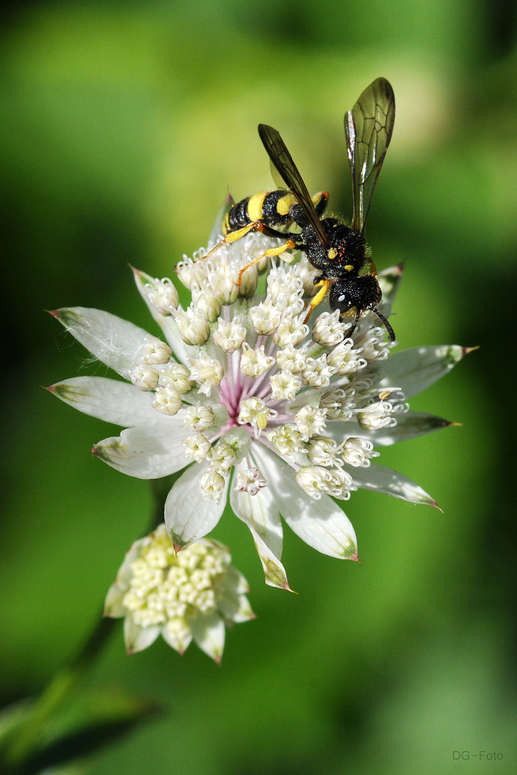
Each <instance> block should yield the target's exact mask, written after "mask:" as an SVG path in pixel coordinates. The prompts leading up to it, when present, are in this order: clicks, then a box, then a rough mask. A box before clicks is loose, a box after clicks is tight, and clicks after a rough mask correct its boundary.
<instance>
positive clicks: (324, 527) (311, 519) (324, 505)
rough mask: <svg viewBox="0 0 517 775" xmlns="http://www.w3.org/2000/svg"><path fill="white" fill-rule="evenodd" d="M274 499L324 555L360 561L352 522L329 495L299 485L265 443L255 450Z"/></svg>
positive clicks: (294, 526) (304, 537)
mask: <svg viewBox="0 0 517 775" xmlns="http://www.w3.org/2000/svg"><path fill="white" fill-rule="evenodd" d="M253 454H254V457H255V458H256V459H257V462H258V464H259V467H260V469H261V471H262V473H263V474H264V476H265V477H266V479H267V483H268V487H270V488H271V491H272V493H273V498H274V499H275V503H276V505H277V508H278V509H279V511H280V513H281V515H282V516H283V518H284V519H285V521H286V522H287V524H288V525H289V527H290V528H291V529H292V530H293V531H294V532H295V533H296V534H297V535H298V536H300V538H301V539H302V540H303V541H305V542H306V543H308V544H309V545H310V546H313V547H314V548H315V549H317V550H318V551H319V552H322V554H328V555H330V556H331V557H339V558H340V559H351V560H357V545H356V542H357V539H356V536H355V531H354V528H353V527H352V523H351V522H350V520H349V519H348V517H347V516H346V514H345V513H344V512H343V511H342V510H341V509H340V508H339V506H337V505H336V504H335V503H334V501H333V500H332V499H331V498H330V497H329V496H328V495H322V496H321V498H320V500H314V499H313V498H311V497H310V496H309V495H307V493H306V492H304V491H303V490H302V488H301V487H300V486H299V485H298V483H297V482H296V480H295V478H294V471H293V469H292V468H290V467H288V466H287V465H286V464H285V463H284V462H283V461H282V460H280V459H279V458H278V457H277V456H276V455H274V454H273V453H271V452H270V451H269V450H267V449H266V448H265V447H264V446H263V445H257V447H256V448H255V449H254V451H253Z"/></svg>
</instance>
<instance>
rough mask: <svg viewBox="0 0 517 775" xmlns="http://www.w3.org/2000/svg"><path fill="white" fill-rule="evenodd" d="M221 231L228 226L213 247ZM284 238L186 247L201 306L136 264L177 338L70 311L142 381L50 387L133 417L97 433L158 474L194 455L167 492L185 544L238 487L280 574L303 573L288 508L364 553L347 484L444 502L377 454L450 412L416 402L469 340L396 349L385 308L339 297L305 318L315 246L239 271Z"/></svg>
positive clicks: (119, 462) (112, 460) (82, 331)
mask: <svg viewBox="0 0 517 775" xmlns="http://www.w3.org/2000/svg"><path fill="white" fill-rule="evenodd" d="M216 241H217V238H216V234H214V235H213V239H212V240H211V243H210V244H209V248H210V247H211V246H212V245H214V244H215V243H216ZM273 244H275V243H274V241H273V240H272V239H270V238H266V237H264V236H263V235H260V234H251V235H248V236H246V237H245V238H243V239H241V240H240V241H236V242H234V243H233V244H231V245H223V246H222V247H220V248H219V249H218V250H217V251H216V252H215V253H214V254H213V255H211V256H210V257H209V258H207V259H204V260H202V259H203V256H204V255H205V254H206V251H200V253H199V255H197V256H196V257H195V260H190V259H187V258H185V260H184V261H182V262H181V263H180V264H179V265H178V266H177V277H178V278H179V280H180V281H181V282H182V283H183V285H184V286H186V287H187V288H188V289H189V290H190V292H191V295H192V302H191V303H190V305H189V306H188V307H187V308H186V309H183V308H182V307H181V306H180V304H179V301H178V295H177V293H175V291H174V284H173V283H172V282H171V280H170V279H168V278H165V279H163V280H158V279H153V278H152V277H150V276H149V275H146V274H144V273H143V272H140V271H135V272H134V276H135V281H136V284H137V287H138V290H139V291H140V293H141V295H142V297H143V298H144V300H145V302H146V303H147V306H148V308H149V310H150V311H151V314H152V316H153V317H154V319H155V321H157V323H158V324H159V325H160V327H161V329H162V332H163V335H164V337H165V339H166V340H167V343H165V342H164V341H162V340H161V339H158V338H157V337H154V336H151V335H149V334H147V333H146V332H145V331H143V330H142V329H140V328H138V327H137V326H135V325H133V324H132V323H129V322H127V321H125V320H122V319H120V318H118V317H115V316H114V315H110V314H109V313H107V312H101V311H99V310H92V309H84V308H80V307H76V308H71V309H61V310H58V311H56V312H54V313H53V314H54V316H55V317H56V318H57V319H58V320H59V321H60V322H61V323H62V324H63V325H64V326H65V327H66V328H67V329H68V330H69V331H70V332H71V333H72V334H73V335H74V336H75V337H76V338H77V339H78V340H79V341H80V342H81V343H82V344H83V345H84V346H85V347H87V348H88V349H89V350H90V352H91V353H92V354H93V355H94V356H95V357H96V358H98V359H99V360H101V361H103V362H104V363H105V364H107V365H108V366H110V367H111V368H112V369H114V371H116V372H118V373H119V374H120V375H121V376H122V377H124V378H125V379H126V380H127V382H120V381H115V380H112V379H107V378H103V377H79V378H74V379H69V380H65V381H64V382H60V383H57V384H55V385H53V386H52V387H51V388H49V389H50V390H51V391H52V392H53V393H54V394H55V395H57V396H58V397H59V398H61V399H62V400H64V401H66V402H67V403H69V404H71V405H73V406H76V407H77V408H78V409H80V410H81V411H83V412H86V413H88V414H91V415H94V416H96V417H100V418H102V419H104V420H107V421H109V422H113V423H117V424H119V425H122V426H126V428H127V429H126V430H123V431H122V433H121V435H120V436H117V437H112V438H108V439H105V440H103V441H101V442H99V443H98V444H96V445H95V447H94V449H93V452H94V454H95V455H97V457H99V458H100V459H102V460H104V461H105V462H106V463H108V464H109V465H111V466H113V467H114V468H116V469H118V470H119V471H122V472H124V473H126V474H129V475H130V476H135V477H139V478H142V479H153V478H159V477H164V476H167V475H169V474H173V473H177V472H181V471H183V473H181V475H180V476H179V477H178V478H177V480H176V482H175V484H174V486H173V487H172V489H171V491H170V493H169V496H168V498H167V501H166V504H165V522H166V525H167V528H168V530H169V533H170V536H171V538H172V541H173V544H174V547H175V550H176V551H179V550H183V551H184V550H185V547H187V546H189V545H191V544H193V543H194V542H196V541H199V540H200V539H201V538H203V536H205V535H207V534H208V533H209V532H210V531H211V530H212V529H213V528H214V527H215V526H216V524H217V522H218V521H219V518H220V517H221V515H222V513H223V510H224V508H225V505H226V503H228V502H229V503H230V505H231V509H232V511H233V512H234V513H235V514H236V515H237V516H238V517H239V518H240V519H241V520H243V521H244V522H245V523H246V524H247V525H248V527H249V529H250V531H251V533H252V536H253V539H254V541H255V544H256V547H257V550H258V553H259V556H260V559H261V561H262V564H263V567H264V571H265V575H266V582H267V583H268V584H270V585H272V586H278V587H283V588H286V589H289V585H288V581H287V576H286V573H285V570H284V567H283V565H282V563H281V561H280V558H281V553H282V526H281V521H280V517H281V516H282V517H283V518H284V519H285V521H286V522H287V523H288V524H289V525H290V527H291V528H292V529H293V530H294V532H295V533H297V534H298V535H299V536H300V537H301V538H302V539H303V540H304V541H306V542H307V543H308V544H310V545H311V546H313V547H314V548H315V549H317V550H318V551H320V552H323V553H324V554H328V555H331V556H333V557H338V558H343V559H354V560H355V559H357V546H356V536H355V533H354V529H353V527H352V525H351V523H350V521H349V519H348V518H347V516H346V515H345V513H344V512H343V510H342V508H341V507H340V506H339V505H338V504H336V503H335V502H334V500H333V498H337V499H339V500H348V499H349V498H350V496H351V493H353V491H354V490H356V489H357V488H358V487H363V488H366V489H370V490H375V491H377V492H381V493H386V494H388V495H393V496H395V497H398V498H403V499H405V500H408V501H411V502H413V503H427V504H431V505H436V504H435V503H434V501H433V500H432V498H431V497H430V496H429V495H427V493H425V492H424V490H422V489H421V488H420V487H419V486H418V485H416V484H414V483H413V482H412V481H410V480H409V479H407V478H406V477H405V476H403V475H402V474H399V473H398V472H396V471H393V470H391V469H388V468H385V467H383V466H379V465H377V464H376V463H372V459H373V458H375V457H377V456H378V454H379V453H378V452H377V451H374V447H382V446H383V445H387V444H393V443H394V442H396V441H400V440H402V439H407V438H410V437H412V436H418V435H420V434H423V433H427V432H429V431H431V430H435V429H437V428H440V427H444V426H446V425H448V424H449V423H448V422H447V421H445V420H443V419H441V418H439V417H434V416H432V415H428V414H424V413H414V412H411V411H409V407H408V403H407V399H408V398H410V397H411V396H412V395H413V394H415V393H417V392H419V391H421V390H423V389H424V388H425V387H427V386H428V385H430V384H431V383H433V382H434V381H435V380H437V379H438V378H440V377H441V376H443V375H444V374H445V373H446V372H447V371H449V370H450V369H451V368H452V367H453V366H454V365H455V364H456V363H457V362H458V360H460V359H461V357H462V356H463V355H464V354H465V353H466V352H467V350H465V349H463V348H461V347H456V346H451V347H421V348H414V349H411V350H407V351H405V352H399V353H396V354H391V353H390V351H391V348H392V347H393V346H394V343H392V342H389V341H388V339H387V333H386V330H385V328H384V327H381V326H379V321H378V318H377V317H376V316H375V315H374V314H373V313H372V312H365V313H363V314H362V315H361V318H360V320H359V323H358V325H357V327H356V328H355V330H354V331H353V335H352V336H349V335H348V331H349V329H350V328H351V322H350V321H349V320H347V319H346V318H344V319H340V317H339V313H338V312H337V311H336V312H332V313H331V312H330V311H329V309H328V306H327V305H325V304H321V305H320V306H319V307H318V308H317V310H316V312H318V311H319V314H316V313H314V314H313V316H312V319H311V320H310V321H309V323H307V322H305V318H306V313H305V309H306V306H307V303H308V299H309V298H310V296H311V295H313V294H314V291H315V289H314V284H313V280H314V277H315V275H316V271H315V270H314V269H313V268H312V267H311V265H310V264H309V263H308V262H307V260H306V259H305V258H302V259H301V260H300V261H299V262H298V263H293V264H290V265H289V266H288V265H287V264H286V263H284V262H283V261H282V260H278V264H275V263H274V262H271V261H270V262H269V263H268V262H267V261H263V262H260V263H258V264H255V265H253V266H252V267H250V268H249V269H248V270H247V271H245V272H244V274H243V275H242V282H241V284H240V285H238V284H237V278H238V277H239V272H240V271H241V269H242V268H243V267H245V266H247V265H248V264H249V263H250V262H251V261H252V260H253V258H255V257H256V256H257V255H259V254H260V253H263V252H264V250H265V249H267V248H268V247H270V246H271V245H273ZM289 258H290V259H291V258H292V257H289ZM260 273H262V274H263V278H260ZM400 276H401V271H400V269H399V268H394V269H392V270H388V271H385V272H384V273H382V274H381V275H380V277H379V281H380V283H381V286H382V290H383V302H382V304H380V305H379V306H378V310H379V311H381V312H382V314H383V315H384V316H386V317H387V316H388V315H389V313H390V308H391V303H392V301H393V299H394V296H395V292H396V290H397V287H398V284H399V280H400Z"/></svg>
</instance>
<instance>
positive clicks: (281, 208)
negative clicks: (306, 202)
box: [276, 194, 296, 215]
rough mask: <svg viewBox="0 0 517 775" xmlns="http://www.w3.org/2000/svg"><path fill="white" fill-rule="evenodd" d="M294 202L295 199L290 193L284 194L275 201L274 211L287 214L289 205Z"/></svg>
mask: <svg viewBox="0 0 517 775" xmlns="http://www.w3.org/2000/svg"><path fill="white" fill-rule="evenodd" d="M294 204H296V199H295V198H294V196H293V195H292V194H286V195H285V196H283V197H282V198H281V199H279V200H278V202H277V203H276V211H277V213H278V214H279V215H287V214H288V213H289V209H290V207H291V205H294Z"/></svg>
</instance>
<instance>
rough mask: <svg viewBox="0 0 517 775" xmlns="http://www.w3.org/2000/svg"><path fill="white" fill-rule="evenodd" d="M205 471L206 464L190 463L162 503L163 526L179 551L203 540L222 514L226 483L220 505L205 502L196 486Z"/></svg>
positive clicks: (212, 501) (214, 502)
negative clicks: (163, 510)
mask: <svg viewBox="0 0 517 775" xmlns="http://www.w3.org/2000/svg"><path fill="white" fill-rule="evenodd" d="M206 470H207V464H206V463H201V464H199V463H193V464H192V465H191V466H190V468H187V470H186V471H185V473H184V474H182V475H181V476H180V478H179V479H178V480H177V482H175V484H174V486H173V488H172V490H171V491H170V493H169V495H168V497H167V500H166V501H165V524H166V525H167V530H168V531H169V533H170V536H171V538H172V541H173V543H174V545H175V546H176V547H177V548H179V549H182V548H183V547H185V546H187V544H191V543H193V542H194V541H197V540H199V539H200V538H203V536H206V534H207V533H209V532H210V531H211V530H213V529H214V527H215V526H216V525H217V523H218V522H219V520H220V518H221V514H222V513H223V511H224V507H225V505H226V493H227V490H228V481H226V486H225V490H224V492H223V493H222V497H221V499H220V501H219V502H218V501H215V500H205V499H204V498H203V495H202V493H201V490H200V488H199V486H198V482H199V480H200V478H201V476H202V475H203V474H204V473H205V471H206Z"/></svg>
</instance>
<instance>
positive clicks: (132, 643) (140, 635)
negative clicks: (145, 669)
mask: <svg viewBox="0 0 517 775" xmlns="http://www.w3.org/2000/svg"><path fill="white" fill-rule="evenodd" d="M159 634H160V628H159V627H140V625H139V624H135V623H134V621H133V617H132V616H131V615H129V616H126V618H125V620H124V640H125V643H126V649H127V653H128V654H136V652H137V651H143V649H146V648H147V647H148V646H150V645H151V643H154V641H155V640H156V638H157V637H158V635H159Z"/></svg>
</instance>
